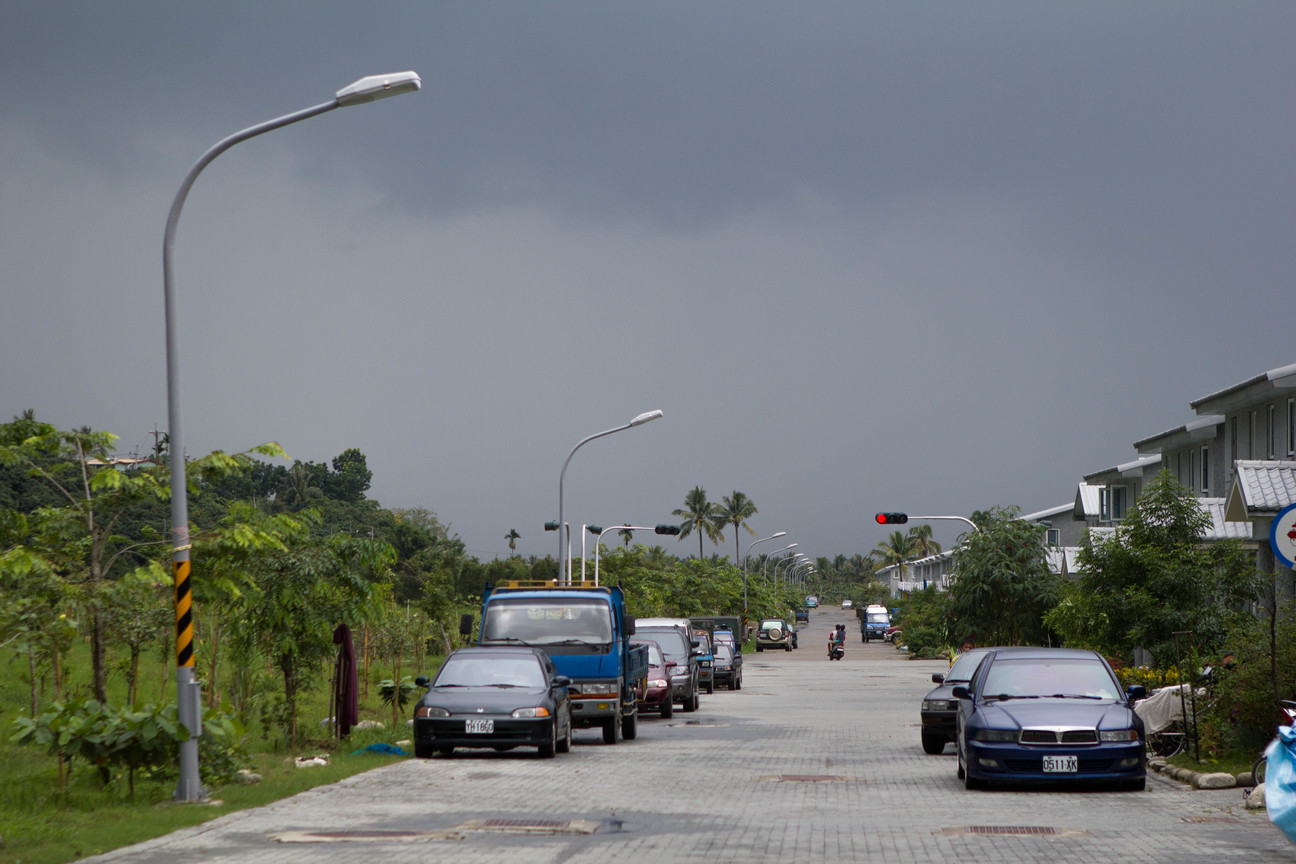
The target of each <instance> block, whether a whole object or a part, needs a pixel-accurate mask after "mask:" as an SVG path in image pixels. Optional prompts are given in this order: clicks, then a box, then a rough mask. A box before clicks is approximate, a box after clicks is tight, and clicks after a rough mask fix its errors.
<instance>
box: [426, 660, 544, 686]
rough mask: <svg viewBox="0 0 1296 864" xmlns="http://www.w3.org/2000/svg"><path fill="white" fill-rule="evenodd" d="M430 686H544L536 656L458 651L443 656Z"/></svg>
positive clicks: (542, 672) (542, 674)
mask: <svg viewBox="0 0 1296 864" xmlns="http://www.w3.org/2000/svg"><path fill="white" fill-rule="evenodd" d="M432 686H433V687H544V686H545V675H544V669H542V668H541V666H540V661H539V660H538V659H536V658H535V657H526V656H518V655H510V654H497V655H495V656H493V657H492V656H486V655H481V654H476V655H458V656H451V657H450V658H449V659H447V660H446V662H445V665H444V666H442V667H441V671H440V672H438V673H437V677H436V681H434V682H433V684H432Z"/></svg>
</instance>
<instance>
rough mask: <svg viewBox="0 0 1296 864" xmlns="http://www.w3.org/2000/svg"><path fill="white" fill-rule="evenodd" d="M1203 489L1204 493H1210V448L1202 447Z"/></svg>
mask: <svg viewBox="0 0 1296 864" xmlns="http://www.w3.org/2000/svg"><path fill="white" fill-rule="evenodd" d="M1201 491H1202V494H1203V495H1207V494H1209V493H1210V448H1209V447H1203V448H1202V449H1201Z"/></svg>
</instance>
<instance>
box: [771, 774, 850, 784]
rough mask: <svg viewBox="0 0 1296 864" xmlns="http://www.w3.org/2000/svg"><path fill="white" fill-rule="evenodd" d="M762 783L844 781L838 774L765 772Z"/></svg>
mask: <svg viewBox="0 0 1296 864" xmlns="http://www.w3.org/2000/svg"><path fill="white" fill-rule="evenodd" d="M760 782H762V783H845V782H846V778H845V777H843V776H841V775H840V774H766V775H765V776H764V777H761V778H760Z"/></svg>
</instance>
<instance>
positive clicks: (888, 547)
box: [873, 531, 914, 579]
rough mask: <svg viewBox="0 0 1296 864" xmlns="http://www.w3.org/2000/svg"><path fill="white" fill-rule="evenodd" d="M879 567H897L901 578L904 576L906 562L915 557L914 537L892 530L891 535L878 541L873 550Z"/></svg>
mask: <svg viewBox="0 0 1296 864" xmlns="http://www.w3.org/2000/svg"><path fill="white" fill-rule="evenodd" d="M873 554H874V555H876V556H877V561H878V566H879V567H897V568H899V570H900V578H901V579H903V578H904V574H905V562H906V561H908V560H909V559H910V558H913V557H914V544H913V537H911V536H908V535H906V534H904V533H903V532H901V531H892V532H891V536H889V537H887V539H885V540H883V541H881V542H879V543H878V545H877V548H876V549H874V550H873Z"/></svg>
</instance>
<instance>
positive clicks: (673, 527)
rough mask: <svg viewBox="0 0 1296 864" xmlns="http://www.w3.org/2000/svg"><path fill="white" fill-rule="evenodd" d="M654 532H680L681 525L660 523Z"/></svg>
mask: <svg viewBox="0 0 1296 864" xmlns="http://www.w3.org/2000/svg"><path fill="white" fill-rule="evenodd" d="M653 532H654V533H657V534H678V533H679V526H678V525H658V526H657V527H656V528H654V529H653Z"/></svg>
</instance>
